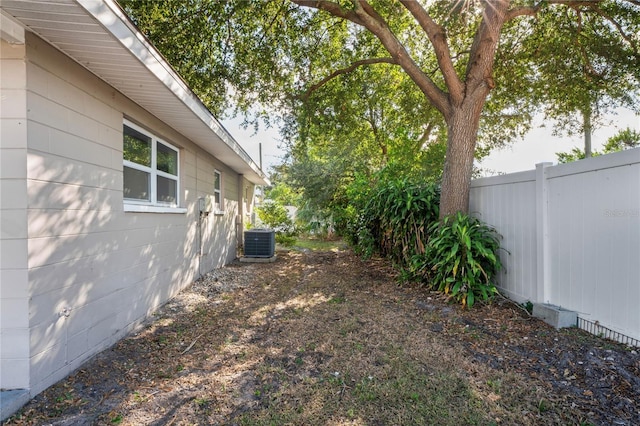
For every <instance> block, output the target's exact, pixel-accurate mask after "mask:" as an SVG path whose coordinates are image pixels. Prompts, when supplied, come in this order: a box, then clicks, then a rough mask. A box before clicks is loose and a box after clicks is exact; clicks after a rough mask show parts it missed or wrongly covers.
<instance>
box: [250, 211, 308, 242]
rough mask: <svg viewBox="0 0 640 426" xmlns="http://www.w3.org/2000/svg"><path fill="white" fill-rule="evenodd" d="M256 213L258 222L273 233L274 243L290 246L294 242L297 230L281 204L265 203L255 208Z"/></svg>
mask: <svg viewBox="0 0 640 426" xmlns="http://www.w3.org/2000/svg"><path fill="white" fill-rule="evenodd" d="M256 213H258V217H259V218H260V222H262V223H263V224H264V225H266V226H267V227H268V228H271V229H273V230H274V231H275V233H276V243H278V244H282V245H283V246H292V245H293V244H294V243H295V242H296V237H297V236H298V230H297V229H296V226H295V224H294V223H293V220H291V218H290V217H289V212H288V211H287V209H286V208H285V207H284V206H283V205H282V204H280V203H277V202H275V201H271V200H269V201H265V202H264V203H263V204H262V205H261V206H259V207H256Z"/></svg>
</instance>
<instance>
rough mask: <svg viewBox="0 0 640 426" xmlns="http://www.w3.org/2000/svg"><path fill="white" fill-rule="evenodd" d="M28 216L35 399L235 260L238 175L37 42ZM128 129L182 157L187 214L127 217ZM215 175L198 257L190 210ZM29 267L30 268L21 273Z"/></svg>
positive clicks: (30, 70) (32, 42)
mask: <svg viewBox="0 0 640 426" xmlns="http://www.w3.org/2000/svg"><path fill="white" fill-rule="evenodd" d="M27 58H28V60H27V62H26V73H27V74H26V75H27V86H28V90H27V93H26V98H27V105H28V114H27V119H28V132H27V133H28V149H27V150H26V160H27V161H26V163H27V167H26V185H25V186H26V188H25V189H26V190H25V194H26V196H27V198H26V201H25V202H26V205H27V210H26V212H27V213H26V215H27V221H28V224H29V225H28V231H27V237H28V239H27V244H26V246H25V251H26V252H27V254H28V264H27V266H28V282H29V291H28V297H29V298H30V308H29V311H28V312H29V318H28V327H29V329H30V339H29V341H30V344H29V348H28V352H29V354H30V370H31V372H30V383H29V387H30V388H31V393H32V395H35V394H37V393H39V392H40V391H42V390H43V389H45V388H46V387H48V386H49V385H51V384H53V383H55V382H56V381H58V380H59V379H61V378H63V377H65V376H66V375H67V374H69V373H70V372H71V371H73V370H74V369H75V368H77V367H79V366H80V365H81V364H82V363H83V362H84V361H85V360H86V359H88V358H89V357H90V356H92V355H93V354H95V353H97V352H99V351H100V350H102V349H104V348H106V347H108V346H110V345H112V344H113V343H115V342H116V341H117V340H118V339H120V338H121V337H123V336H124V335H125V334H126V333H128V332H129V331H131V330H132V329H133V328H135V327H136V326H138V325H139V324H140V322H141V321H142V320H143V319H144V317H146V316H147V315H149V314H150V313H151V312H153V311H154V310H155V309H157V307H159V306H160V305H162V304H163V303H164V302H165V301H166V300H167V299H168V298H170V297H171V296H173V295H175V294H176V293H177V292H178V291H180V290H181V289H182V288H184V287H185V286H186V285H188V284H189V283H191V282H192V281H193V280H194V279H196V278H197V277H198V275H199V274H200V273H204V272H206V271H208V270H210V269H212V268H214V267H219V266H222V265H223V264H224V263H226V262H228V261H229V260H231V259H233V258H234V257H235V228H234V226H233V225H234V218H235V213H234V212H235V210H234V209H235V208H237V201H236V200H234V197H235V195H234V194H235V193H236V191H235V184H234V182H235V181H236V177H235V176H237V174H236V173H234V172H233V171H232V170H231V169H229V168H228V167H226V166H224V165H223V164H221V163H219V162H217V160H216V159H214V158H213V157H211V156H210V155H209V154H207V153H206V152H204V151H202V150H201V149H199V148H198V147H197V146H195V145H194V144H193V143H192V142H191V141H189V140H187V139H185V138H184V137H183V136H182V135H180V134H178V133H176V132H175V131H173V130H172V129H171V128H169V127H168V126H166V125H165V124H163V123H161V122H160V121H158V120H157V119H156V118H155V117H153V116H151V115H150V114H148V113H147V112H145V111H143V110H142V109H141V108H140V107H138V106H137V105H136V104H135V103H133V102H132V101H131V100H129V99H126V98H124V97H123V96H122V95H121V94H120V93H118V92H117V91H115V90H113V88H111V87H110V86H108V85H107V84H105V83H103V82H102V81H100V80H99V79H97V78H96V77H95V76H93V75H92V74H90V73H89V72H87V71H86V70H84V69H83V68H82V67H80V66H79V65H78V64H76V63H74V62H72V61H71V60H69V59H68V58H67V57H65V56H64V55H62V54H61V53H59V52H58V51H57V50H55V49H53V48H52V47H50V46H49V45H48V44H47V43H45V42H44V41H42V40H40V39H39V38H37V37H35V36H33V35H29V36H28V37H27ZM124 117H126V118H127V119H130V120H132V121H134V122H136V123H138V124H139V125H141V126H142V127H144V128H146V129H147V130H149V131H150V132H153V133H154V134H156V135H158V136H160V137H162V138H163V139H165V140H167V141H168V142H170V143H171V144H172V145H175V146H177V147H179V148H180V168H181V173H180V174H181V177H182V180H181V191H180V192H181V205H182V206H183V207H185V208H186V210H187V212H186V213H184V212H181V213H170V214H166V213H138V212H124V209H123V193H122V179H123V174H122V170H123V166H122V125H123V118H124ZM214 169H219V170H221V171H222V173H223V176H224V179H225V187H223V196H224V197H225V198H229V199H227V200H225V213H224V215H221V216H219V217H218V216H216V217H210V218H208V220H209V219H210V223H209V224H208V225H207V227H206V229H204V233H203V234H202V235H203V240H206V241H208V243H209V244H210V249H209V251H208V253H207V255H206V256H199V247H198V243H199V240H198V238H199V230H198V216H199V214H198V211H197V203H196V201H197V198H198V197H199V196H204V195H210V194H211V193H212V189H213V170H214ZM26 257H27V256H26V255H25V263H26Z"/></svg>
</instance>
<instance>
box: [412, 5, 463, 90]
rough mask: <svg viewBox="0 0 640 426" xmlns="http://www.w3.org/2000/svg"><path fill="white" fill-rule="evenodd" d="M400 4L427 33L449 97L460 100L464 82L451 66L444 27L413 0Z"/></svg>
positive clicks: (451, 61)
mask: <svg viewBox="0 0 640 426" xmlns="http://www.w3.org/2000/svg"><path fill="white" fill-rule="evenodd" d="M400 2H401V3H402V5H403V6H404V7H405V8H406V9H407V10H408V11H409V12H410V13H411V14H412V15H413V17H414V18H415V19H416V21H418V24H420V27H422V29H423V30H424V32H425V33H427V36H428V37H429V40H430V41H431V45H432V46H433V50H434V51H435V53H436V59H437V61H438V66H439V67H440V69H441V70H442V75H443V77H444V81H445V84H446V86H447V88H448V89H449V93H450V94H451V99H452V100H453V101H454V102H455V103H459V102H462V97H463V96H464V84H463V83H462V81H460V78H459V77H458V74H457V73H456V70H455V68H454V66H453V60H452V59H451V51H450V50H449V43H447V34H446V32H445V30H444V28H443V27H442V26H440V25H438V24H436V23H435V22H434V21H433V19H431V16H429V14H428V13H427V11H426V10H424V8H423V7H422V6H421V5H420V3H418V2H417V1H415V0H400Z"/></svg>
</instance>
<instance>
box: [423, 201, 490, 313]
mask: <svg viewBox="0 0 640 426" xmlns="http://www.w3.org/2000/svg"><path fill="white" fill-rule="evenodd" d="M429 234H430V239H429V242H428V244H427V248H426V252H425V253H424V255H416V256H414V257H413V258H412V263H411V270H412V272H413V275H414V276H421V277H422V278H423V280H424V279H426V281H427V282H428V283H429V284H428V285H429V286H430V287H431V288H433V289H435V290H438V291H441V292H444V293H445V294H449V295H450V296H451V297H452V298H453V299H454V300H456V301H457V302H459V303H462V304H463V305H466V306H468V307H471V306H473V304H474V302H475V301H476V300H477V299H481V300H487V299H489V298H491V297H493V296H494V295H495V294H496V293H497V289H496V287H495V284H494V282H493V281H494V278H495V276H496V274H497V273H498V271H499V270H500V269H501V267H502V264H501V263H500V258H499V257H498V253H497V252H498V250H499V248H500V243H499V235H498V233H497V232H496V231H495V229H494V228H492V227H490V226H488V225H486V224H484V223H483V222H481V221H480V220H479V219H477V218H474V217H472V216H469V215H465V214H462V213H456V214H454V215H451V216H447V217H445V218H444V219H443V220H442V221H441V222H434V223H433V224H431V226H430V227H429Z"/></svg>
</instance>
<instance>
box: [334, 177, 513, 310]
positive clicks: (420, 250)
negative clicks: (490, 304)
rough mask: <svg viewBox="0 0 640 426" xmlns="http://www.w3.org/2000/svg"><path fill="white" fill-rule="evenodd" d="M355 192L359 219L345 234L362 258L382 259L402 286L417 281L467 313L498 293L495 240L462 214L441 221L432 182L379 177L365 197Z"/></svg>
mask: <svg viewBox="0 0 640 426" xmlns="http://www.w3.org/2000/svg"><path fill="white" fill-rule="evenodd" d="M357 189H358V190H360V191H361V195H360V196H359V197H354V200H355V203H354V205H353V206H352V207H353V211H357V212H358V213H357V214H354V215H353V216H352V217H351V218H350V220H351V221H350V223H349V224H348V226H346V230H347V231H348V232H347V236H348V238H349V241H350V242H351V243H352V244H353V245H354V246H355V247H356V249H357V251H359V252H360V253H361V254H362V255H364V256H365V257H369V256H371V255H372V254H374V253H377V254H380V255H381V256H383V257H387V258H389V259H390V260H391V261H392V262H393V263H394V265H396V267H397V268H398V269H399V270H400V271H401V274H400V280H401V281H403V282H408V281H414V282H416V281H417V282H419V283H420V284H421V285H423V286H425V287H428V288H430V289H433V290H437V291H440V292H443V293H445V294H448V295H449V296H450V297H451V298H452V299H453V300H455V301H456V302H458V303H461V304H462V305H464V306H467V307H472V306H473V305H474V303H475V301H476V300H483V301H484V300H488V299H490V298H492V297H493V296H494V295H495V294H496V293H497V289H496V286H495V282H494V279H495V276H496V274H497V272H498V271H499V270H500V268H501V263H500V258H499V257H498V250H499V248H500V244H499V235H498V234H497V232H496V231H495V230H494V229H493V228H491V227H490V226H488V225H486V224H484V223H483V222H482V221H481V220H479V219H477V218H475V217H472V216H469V215H466V214H462V213H457V214H455V215H452V216H447V217H445V218H444V219H443V220H442V221H440V220H439V219H438V216H439V214H438V213H439V212H438V203H439V195H440V187H439V185H438V184H437V182H430V183H420V181H419V180H412V179H410V178H403V179H394V178H388V177H385V176H384V175H381V176H380V179H379V180H378V181H377V184H376V186H374V187H372V188H371V189H369V190H368V191H366V190H365V191H362V188H357Z"/></svg>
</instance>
